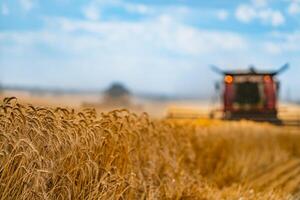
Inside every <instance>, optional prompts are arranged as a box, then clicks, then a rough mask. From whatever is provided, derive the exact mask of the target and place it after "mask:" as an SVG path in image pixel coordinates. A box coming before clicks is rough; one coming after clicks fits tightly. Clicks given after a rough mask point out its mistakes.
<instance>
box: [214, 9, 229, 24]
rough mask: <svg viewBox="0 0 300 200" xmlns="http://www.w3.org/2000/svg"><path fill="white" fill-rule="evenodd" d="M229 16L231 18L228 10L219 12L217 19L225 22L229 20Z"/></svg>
mask: <svg viewBox="0 0 300 200" xmlns="http://www.w3.org/2000/svg"><path fill="white" fill-rule="evenodd" d="M228 16H229V13H228V11H226V10H219V11H217V17H218V19H219V20H221V21H225V20H226V19H228Z"/></svg>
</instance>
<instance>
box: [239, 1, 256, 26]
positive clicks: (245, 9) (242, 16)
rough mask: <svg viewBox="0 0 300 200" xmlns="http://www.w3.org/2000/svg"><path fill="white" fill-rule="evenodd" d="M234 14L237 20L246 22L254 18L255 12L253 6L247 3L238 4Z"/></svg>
mask: <svg viewBox="0 0 300 200" xmlns="http://www.w3.org/2000/svg"><path fill="white" fill-rule="evenodd" d="M235 16H236V18H237V19H238V20H239V21H241V22H244V23H248V22H250V21H252V20H253V19H254V18H256V16H257V13H256V11H255V10H254V8H253V7H251V6H249V5H240V6H239V7H238V8H237V10H236V12H235Z"/></svg>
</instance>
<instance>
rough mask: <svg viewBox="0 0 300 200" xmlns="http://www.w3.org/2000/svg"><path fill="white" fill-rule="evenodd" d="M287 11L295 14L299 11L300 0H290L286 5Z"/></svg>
mask: <svg viewBox="0 0 300 200" xmlns="http://www.w3.org/2000/svg"><path fill="white" fill-rule="evenodd" d="M288 13H289V14H290V15H297V14H299V13H300V1H295V0H294V1H292V2H291V3H290V5H289V7H288Z"/></svg>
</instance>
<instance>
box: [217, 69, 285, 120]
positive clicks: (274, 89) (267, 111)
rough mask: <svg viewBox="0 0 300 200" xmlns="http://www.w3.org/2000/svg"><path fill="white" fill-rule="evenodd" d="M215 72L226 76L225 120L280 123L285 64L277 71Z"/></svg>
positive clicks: (223, 88) (224, 92)
mask: <svg viewBox="0 0 300 200" xmlns="http://www.w3.org/2000/svg"><path fill="white" fill-rule="evenodd" d="M212 67H213V70H214V71H216V72H218V73H220V74H222V76H223V77H224V79H223V84H222V91H223V92H222V98H221V99H222V104H223V108H222V111H223V118H224V119H229V120H237V119H250V120H255V121H269V122H274V123H280V120H279V119H278V117H277V114H278V108H277V102H278V92H279V86H280V83H279V81H278V80H277V79H276V76H277V75H278V74H279V73H281V72H283V71H285V70H286V69H287V68H288V67H289V65H288V64H285V65H284V66H282V67H281V68H280V69H279V70H277V71H258V70H256V69H255V68H254V67H250V68H249V70H244V71H239V70H233V71H222V70H220V69H219V68H217V67H215V66H212Z"/></svg>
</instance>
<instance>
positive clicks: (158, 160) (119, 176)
mask: <svg viewBox="0 0 300 200" xmlns="http://www.w3.org/2000/svg"><path fill="white" fill-rule="evenodd" d="M299 144H300V134H298V131H295V130H292V129H287V128H280V127H274V126H272V125H269V124H256V123H253V122H248V121H242V122H222V121H209V120H179V121H177V120H153V119H151V118H150V117H149V116H148V115H147V114H142V115H135V114H134V113H130V112H129V111H127V110H115V111H112V112H108V113H99V112H98V113H97V112H96V111H95V110H94V109H83V110H80V111H77V110H76V111H75V110H73V109H66V108H60V107H58V108H46V107H38V106H31V105H27V104H18V102H17V100H16V99H13V98H11V99H8V98H6V99H4V100H3V103H1V107H0V146H1V148H0V150H1V152H0V163H1V166H0V199H1V200H2V199H3V200H4V199H5V200H6V199H216V200H217V199H297V193H298V192H299V191H300V187H299V186H300V145H299Z"/></svg>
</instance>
